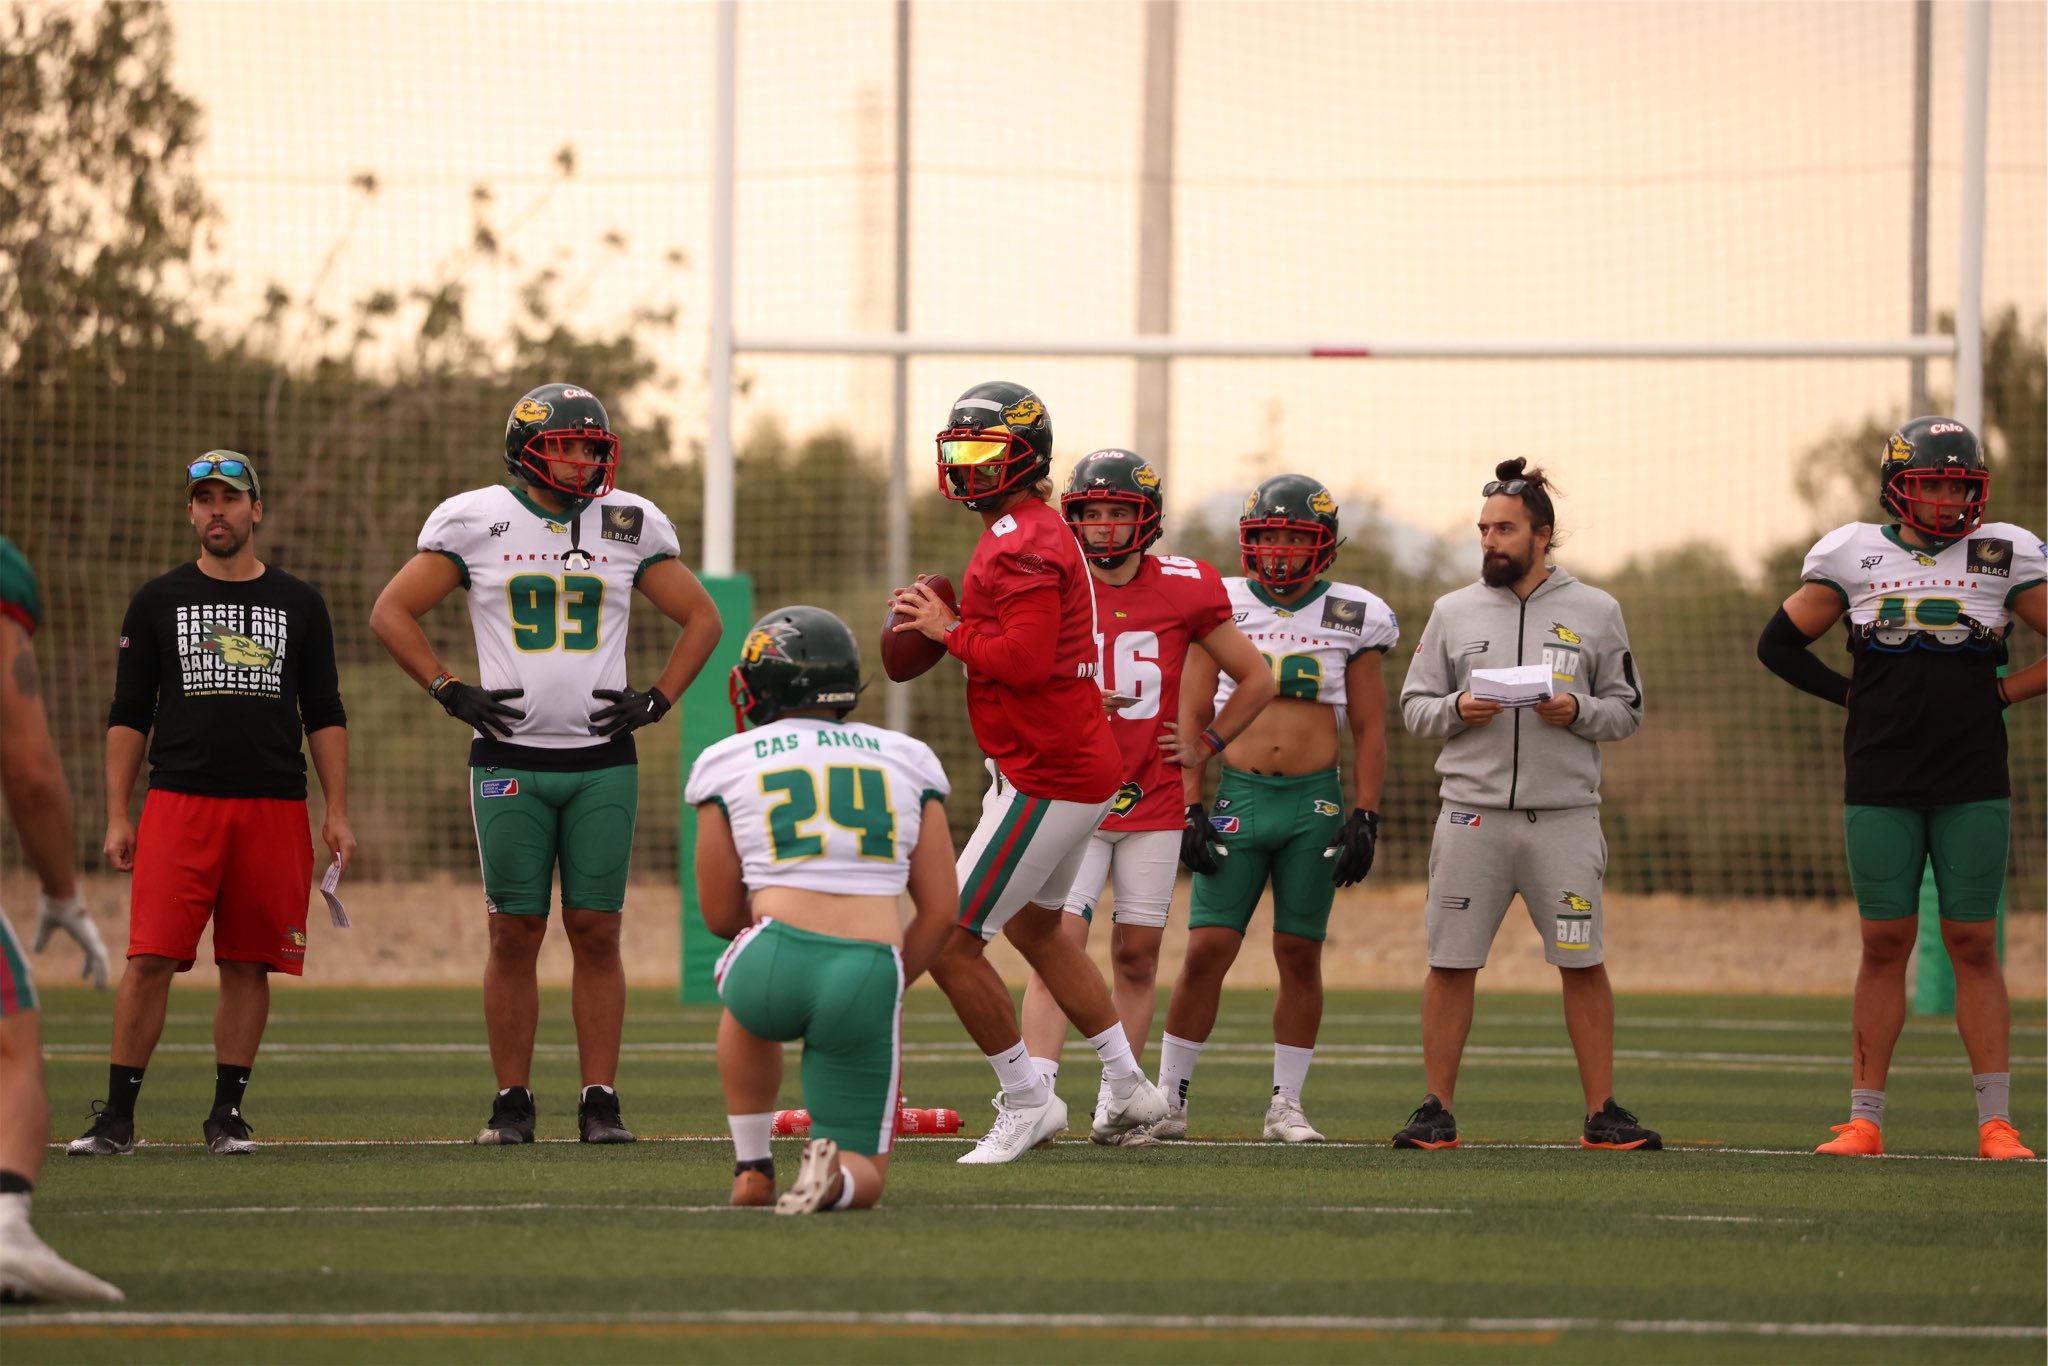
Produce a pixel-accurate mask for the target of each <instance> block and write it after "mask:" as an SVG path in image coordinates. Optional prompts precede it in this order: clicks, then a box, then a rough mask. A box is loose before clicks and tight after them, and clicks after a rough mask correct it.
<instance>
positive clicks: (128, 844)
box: [100, 816, 135, 873]
mask: <svg viewBox="0 0 2048 1366" xmlns="http://www.w3.org/2000/svg"><path fill="white" fill-rule="evenodd" d="M100 853H102V854H104V855H106V859H107V862H109V863H111V864H113V865H114V867H116V868H118V869H120V870H121V871H122V872H124V873H126V872H132V871H133V870H134V868H135V823H134V822H133V821H131V820H129V819H128V818H127V817H126V816H117V817H114V818H113V819H111V820H109V821H108V822H107V837H106V838H105V839H104V840H101V841H100Z"/></svg>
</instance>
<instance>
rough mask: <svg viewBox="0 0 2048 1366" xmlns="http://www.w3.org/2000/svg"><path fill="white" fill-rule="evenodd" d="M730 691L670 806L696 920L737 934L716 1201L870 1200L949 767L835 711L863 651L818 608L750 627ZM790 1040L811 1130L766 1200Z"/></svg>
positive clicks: (938, 854)
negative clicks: (692, 882)
mask: <svg viewBox="0 0 2048 1366" xmlns="http://www.w3.org/2000/svg"><path fill="white" fill-rule="evenodd" d="M731 686H732V700H733V713H734V717H735V720H736V722H737V723H738V724H739V725H740V726H741V727H742V729H741V730H740V733H739V734H737V735H733V736H730V737H728V738H727V739H724V740H721V741H719V742H718V743H717V744H715V745H712V746H711V747H710V748H709V749H707V750H705V751H704V753H703V754H701V755H700V756H698V759H697V762H696V764H695V765H694V766H693V767H692V769H691V771H690V780H689V783H688V784H687V785H686V787H685V788H684V791H683V799H684V800H685V801H686V802H688V803H689V804H690V805H691V806H694V807H695V808H696V809H697V868H696V874H697V892H698V898H699V903H700V905H701V906H702V908H703V914H704V923H705V924H706V925H708V926H710V928H711V931H712V933H714V934H716V935H719V936H720V937H721V938H726V939H731V940H732V941H733V945H732V947H731V948H730V949H728V950H726V952H725V955H724V956H723V957H722V958H720V959H719V962H718V974H717V975H718V990H719V997H720V999H721V1000H723V1001H724V1002H725V1014H724V1016H723V1017H722V1018H721V1019H720V1020H719V1024H718V1071H719V1076H720V1079H721V1080H722V1081H723V1082H724V1084H725V1097H726V1110H727V1112H728V1113H727V1115H726V1121H727V1123H728V1124H729V1125H730V1126H731V1129H732V1140H733V1153H734V1157H735V1165H734V1167H733V1188H732V1203H733V1204H735V1205H765V1204H768V1203H769V1202H770V1201H771V1200H774V1202H775V1209H776V1212H777V1213H778V1214H812V1213H819V1212H823V1211H828V1210H843V1209H867V1208H869V1207H870V1206H872V1205H873V1204H874V1203H875V1202H876V1201H877V1200H879V1199H881V1196H882V1183H883V1181H884V1180H885V1178H886V1177H887V1174H888V1170H889V1148H890V1144H891V1141H892V1140H893V1139H894V1137H895V1134H896V1109H897V1094H898V1083H899V1081H900V1079H901V1076H902V1044H901V1034H902V1018H903V989H904V988H905V987H906V986H908V985H909V984H910V983H911V982H912V981H915V980H916V979H917V977H918V975H919V974H920V973H922V972H923V971H924V970H925V969H926V968H927V967H928V966H930V964H931V961H932V958H933V957H934V956H935V955H936V954H937V953H938V950H939V946H940V945H941V944H942V943H944V942H945V939H946V935H947V932H948V929H949V927H950V926H951V924H952V920H953V914H954V911H955V909H956V908H957V906H958V904H959V882H958V880H957V878H956V877H955V875H954V871H953V839H952V835H951V833H950V832H949V831H948V830H947V828H946V809H945V804H944V803H945V798H946V792H947V784H946V773H945V770H944V769H943V768H941V767H940V765H939V759H938V756H937V755H935V754H933V753H932V751H931V750H930V748H929V747H927V746H926V745H925V744H924V743H923V742H922V741H920V740H913V739H911V738H910V737H909V736H907V735H902V734H899V733H897V732H896V731H893V730H883V729H882V728H880V727H878V726H869V725H864V724H862V723H860V722H858V721H848V720H847V719H846V715H847V713H848V712H850V711H852V710H853V707H854V703H855V702H856V701H857V700H858V699H859V696H860V647H859V646H858V645H856V644H855V643H854V639H853V633H852V632H851V631H849V630H847V629H846V624H845V623H844V622H842V621H840V620H839V618H838V617H835V616H833V615H832V614H831V613H830V612H827V611H825V610H824V609H823V608H818V607H802V606H798V607H785V608H782V609H781V610H779V611H775V612H770V613H769V614H768V615H767V616H765V617H763V618H761V620H760V621H758V622H756V623H755V624H754V629H753V630H752V631H750V632H748V633H747V638H746V641H745V643H744V644H743V645H742V646H741V649H740V662H739V663H738V664H736V665H734V666H733V670H732V685H731ZM749 723H751V725H752V726H753V729H751V730H748V729H745V727H746V726H747V725H748V724H749ZM906 888H907V889H908V890H909V893H910V899H911V903H912V905H913V906H914V907H915V908H916V915H915V917H914V918H913V919H912V920H911V922H910V927H909V929H908V930H907V931H906V930H904V929H903V928H902V926H901V920H900V918H899V916H898V913H897V897H898V896H899V894H901V893H902V892H903V891H904V890H905V889H906ZM796 1039H801V1040H803V1045H804V1051H803V1064H802V1066H803V1099H804V1105H805V1107H806V1108H807V1109H809V1110H810V1112H811V1134H812V1137H811V1140H810V1142H809V1143H807V1144H806V1145H805V1147H804V1156H803V1165H802V1166H801V1167H800V1168H799V1169H798V1172H797V1177H796V1180H795V1182H794V1183H793V1184H792V1185H791V1186H790V1187H789V1189H787V1190H785V1191H784V1192H783V1193H782V1196H781V1198H780V1199H776V1198H775V1164H774V1161H773V1159H772V1158H771V1157H770V1156H769V1149H768V1135H769V1131H770V1127H771V1126H772V1124H773V1122H774V1110H775V1093H776V1090H777V1088H778V1087H779V1086H780V1085H781V1084H782V1045H783V1043H784V1042H785V1041H789V1040H796Z"/></svg>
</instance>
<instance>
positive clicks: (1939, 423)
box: [1877, 417, 1991, 544]
mask: <svg viewBox="0 0 2048 1366" xmlns="http://www.w3.org/2000/svg"><path fill="white" fill-rule="evenodd" d="M1878 479H1879V484H1878V495H1877V498H1878V502H1879V503H1880V504H1882V505H1883V507H1884V510H1885V511H1886V512H1889V513H1890V514H1891V515H1892V516H1894V517H1896V518H1898V519H1899V520H1900V521H1901V522H1903V523H1904V524H1905V525H1907V526H1909V527H1911V528H1913V530H1915V531H1917V532H1919V533H1920V534H1921V535H1923V536H1932V537H1933V538H1935V539H1936V540H1938V541H1941V542H1943V543H1944V544H1946V543H1947V542H1950V541H1955V540H1959V539H1961V538H1962V537H1964V536H1967V535H1969V534H1970V533H1971V532H1973V531H1975V530H1976V529H1977V528H1978V527H1980V526H1982V525H1983V524H1984V505H1985V504H1986V503H1987V502H1989V501H1990V499H1991V471H1990V470H1988V469H1986V468H1985V466H1984V443H1983V442H1981V441H1979V440H1978V439H1977V434H1976V433H1975V432H1973V431H1971V430H1970V429H1969V428H1968V427H1965V426H1964V425H1963V424H1962V423H1960V422H1958V421H1956V420H1955V419H1954V418H1952V417H1916V418H1914V419H1913V420H1912V421H1911V422H1908V423H1907V424H1906V425H1905V426H1903V427H1901V428H1899V429H1898V430H1897V431H1895V432H1893V433H1892V434H1891V436H1890V437H1889V438H1887V439H1886V441H1885V444H1884V454H1883V455H1882V456H1881V457H1879V459H1878ZM1944 479H1959V480H1962V481H1963V482H1964V483H1966V484H1968V485H1969V495H1968V496H1967V497H1966V498H1964V499H1963V500H1962V501H1960V502H1958V501H1954V500H1950V499H1937V498H1932V497H1929V496H1928V492H1931V491H1932V490H1929V491H1928V492H1922V491H1921V486H1923V485H1927V484H1933V483H1936V482H1938V481H1941V480H1944ZM1916 504H1917V505H1918V508H1919V512H1918V513H1916V512H1915V510H1914V509H1915V505H1916ZM1921 514H1926V515H1927V516H1929V517H1931V519H1932V520H1931V521H1922V520H1921Z"/></svg>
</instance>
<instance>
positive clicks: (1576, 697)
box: [1394, 460, 1663, 1149]
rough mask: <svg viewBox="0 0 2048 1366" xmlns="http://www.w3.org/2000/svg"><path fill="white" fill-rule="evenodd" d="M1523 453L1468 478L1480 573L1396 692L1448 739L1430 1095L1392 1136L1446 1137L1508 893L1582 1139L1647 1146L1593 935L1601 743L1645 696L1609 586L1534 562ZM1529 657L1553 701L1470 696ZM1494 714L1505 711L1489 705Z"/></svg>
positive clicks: (1432, 914)
mask: <svg viewBox="0 0 2048 1366" xmlns="http://www.w3.org/2000/svg"><path fill="white" fill-rule="evenodd" d="M1526 465H1527V462H1526V461H1523V460H1507V461H1503V462H1502V463H1501V464H1500V465H1499V466H1497V467H1496V468H1495V470H1494V474H1495V476H1496V477H1495V478H1494V479H1492V480H1491V481H1489V482H1488V483H1487V484H1486V486H1485V487H1484V488H1483V489H1481V490H1480V493H1481V496H1483V497H1484V498H1485V499H1486V503H1485V505H1484V506H1483V507H1482V508H1481V510H1480V514H1479V545H1480V550H1481V554H1482V557H1483V558H1482V562H1481V567H1480V581H1479V582H1478V583H1475V584H1471V585H1468V586H1467V587H1464V588H1460V589H1459V590H1458V591H1457V592H1455V593H1447V594H1445V595H1444V596H1443V597H1441V598H1439V599H1437V602H1436V606H1435V607H1434V608H1432V609H1431V611H1430V614H1429V624H1428V625H1427V626H1425V627H1423V629H1422V640H1421V643H1420V644H1418V645H1417V646H1416V647H1415V659H1414V661H1413V662H1412V663H1411V664H1410V665H1409V667H1408V680H1407V682H1406V684H1404V685H1403V687H1402V689H1401V718H1402V720H1403V722H1405V723H1406V725H1407V727H1408V729H1409V730H1410V731H1411V732H1413V733H1414V734H1416V735H1419V736H1423V737H1425V738H1428V739H1438V740H1442V741H1443V742H1444V747H1443V752H1442V753H1441V754H1440V755H1439V756H1438V757H1437V761H1436V771H1437V772H1438V773H1439V774H1440V775H1442V777H1443V787H1442V796H1443V803H1444V805H1443V810H1442V812H1441V813H1440V814H1439V815H1438V816H1437V823H1436V835H1435V838H1434V839H1433V840H1432V842H1431V844H1430V850H1429V908H1428V912H1427V920H1428V927H1429V977H1428V979H1427V980H1426V981H1425V982H1424V983H1423V988H1422V1065H1423V1071H1424V1074H1425V1075H1426V1077H1427V1079H1428V1083H1429V1094H1428V1095H1427V1096H1425V1097H1424V1098H1423V1102H1422V1106H1421V1108H1420V1109H1418V1110H1416V1112H1415V1113H1414V1114H1413V1115H1412V1116H1410V1117H1409V1121H1408V1126H1407V1127H1406V1128H1404V1129H1402V1130H1401V1132H1400V1133H1398V1134H1396V1135H1394V1146H1395V1147H1396V1148H1455V1147H1457V1146H1458V1125H1457V1121H1456V1120H1455V1119H1453V1118H1452V1115H1451V1102H1452V1093H1453V1091H1454V1090H1455V1089H1456V1087H1457V1082H1458V1062H1459V1059H1460V1057H1461V1055H1462V1054H1463V1053H1464V1051H1465V1036H1466V1035H1467V1034H1468V1033H1470V1032H1471V1028H1472V992H1473V987H1474V985H1475V982H1476V979H1477V977H1478V975H1479V969H1480V968H1482V967H1484V966H1486V955H1487V952H1488V950H1489V949H1491V948H1492V946H1493V937H1494V935H1495V933H1496V932H1498V931H1499V929H1500V923H1501V920H1502V918H1503V917H1504V916H1506V914H1507V909H1508V903H1509V902H1510V901H1512V900H1513V899H1514V897H1515V895H1516V893H1520V894H1521V897H1522V904H1523V905H1524V906H1525V907H1527V909H1528V912H1529V918H1530V919H1531V920H1532V921H1534V922H1535V924H1536V929H1537V932H1538V933H1539V934H1541V935H1542V936H1543V956H1544V958H1545V959H1546V960H1547V961H1549V962H1551V963H1553V964H1555V965H1556V966H1557V968H1558V972H1559V976H1560V978H1561V979H1562V981H1563V988H1564V1018H1565V1028H1566V1030H1567V1032H1568V1033H1569V1034H1570V1035H1571V1040H1572V1051H1573V1052H1574V1053H1575V1054H1576V1055H1577V1056H1578V1061H1579V1080H1580V1083H1581V1084H1582V1085H1583V1086H1584V1088H1585V1092H1586V1125H1585V1131H1584V1133H1583V1134H1582V1136H1581V1137H1580V1140H1579V1142H1580V1144H1581V1145H1582V1146H1584V1147H1588V1148H1623V1149H1633V1148H1661V1147H1662V1146H1663V1143H1662V1141H1661V1140H1660V1139H1659V1137H1658V1136H1657V1134H1656V1133H1655V1132H1653V1131H1652V1130H1649V1129H1645V1128H1643V1127H1642V1125H1640V1124H1639V1123H1637V1122H1636V1117H1635V1116H1634V1115H1632V1114H1630V1113H1629V1112H1628V1111H1627V1110H1624V1109H1622V1108H1621V1107H1620V1106H1619V1105H1617V1104H1615V1101H1614V1095H1613V1089H1614V988H1613V987H1612V986H1611V985H1610V984H1609V982H1608V980H1607V969H1606V967H1605V966H1604V965H1603V961H1602V959H1603V954H1602V949H1601V938H1600V883H1601V880H1602V878H1603V877H1604V875H1605V874H1606V871H1607V841H1606V840H1605V839H1604V838H1603V837H1602V836H1601V834H1600V742H1601V741H1603V740H1626V739H1627V738H1628V737H1629V736H1631V735H1633V734H1635V732H1636V727H1637V726H1639V725H1641V724H1642V721H1643V691H1642V685H1641V682H1640V681H1639V680H1638V679H1637V677H1636V669H1635V660H1634V658H1633V657H1632V656H1631V655H1630V654H1629V648H1628V630H1627V628H1626V627H1625V626H1624V625H1623V624H1622V620H1621V607H1620V605H1619V604H1617V603H1616V602H1615V601H1614V599H1613V598H1611V597H1609V596H1608V595H1607V594H1605V593H1603V592H1601V591H1600V590H1599V589H1597V588H1594V587H1592V586H1590V585H1588V584H1583V583H1580V582H1579V581H1578V580H1577V579H1575V578H1573V577H1572V576H1571V575H1570V574H1568V573H1566V572H1565V571H1564V570H1562V569H1559V568H1558V567H1556V566H1555V565H1552V564H1550V563H1549V562H1548V555H1549V551H1550V547H1551V545H1552V543H1553V542H1554V541H1555V540H1556V538H1557V513H1556V510H1555V508H1554V507H1553V506H1552V503H1551V492H1552V490H1551V487H1550V485H1549V483H1548V481H1547V480H1546V479H1545V478H1544V476H1543V472H1542V471H1541V470H1532V469H1528V468H1526ZM1531 664H1540V665H1545V666H1547V667H1548V669H1549V671H1550V683H1551V689H1552V695H1551V697H1550V698H1549V699H1548V700H1545V701H1541V702H1537V703H1536V704H1534V705H1533V706H1529V707H1525V708H1506V709H1504V708H1503V707H1502V706H1501V705H1500V704H1499V703H1497V702H1488V701H1481V700H1479V699H1477V698H1475V697H1473V695H1472V693H1471V691H1470V682H1471V675H1472V670H1474V669H1502V668H1513V667H1516V666H1520V665H1531ZM1504 710H1505V711H1506V712H1507V714H1506V715H1503V714H1502V713H1503V711H1504Z"/></svg>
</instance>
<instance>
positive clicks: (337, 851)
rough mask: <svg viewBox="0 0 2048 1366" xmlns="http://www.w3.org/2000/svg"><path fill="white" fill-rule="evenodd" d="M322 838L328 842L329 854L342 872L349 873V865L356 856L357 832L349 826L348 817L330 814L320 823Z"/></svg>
mask: <svg viewBox="0 0 2048 1366" xmlns="http://www.w3.org/2000/svg"><path fill="white" fill-rule="evenodd" d="M320 838H321V839H322V840H323V841H325V842H326V845H327V852H328V853H330V854H332V855H333V856H334V858H335V861H336V862H337V863H339V864H341V870H342V871H343V872H344V873H345V872H347V871H348V865H349V864H350V862H352V861H353V860H354V858H355V856H356V832H355V830H354V829H353V828H352V827H351V826H350V825H349V823H348V817H347V816H337V815H335V814H334V813H333V812H332V811H330V812H328V813H327V815H326V817H325V818H324V819H323V820H322V821H321V822H320Z"/></svg>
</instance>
